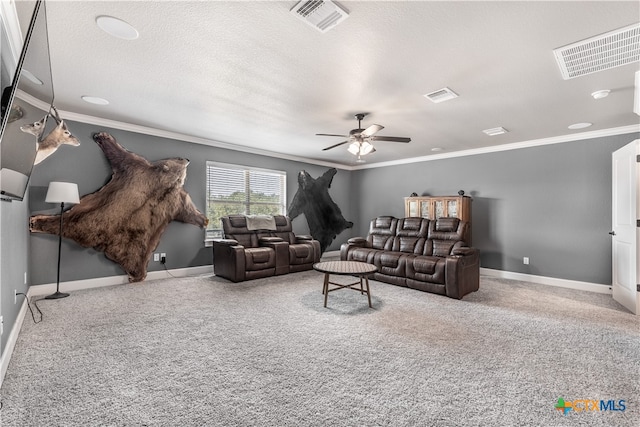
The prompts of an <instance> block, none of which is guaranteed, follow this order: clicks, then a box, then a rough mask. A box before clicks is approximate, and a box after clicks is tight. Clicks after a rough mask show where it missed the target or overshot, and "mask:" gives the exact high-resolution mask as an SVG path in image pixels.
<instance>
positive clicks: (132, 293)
mask: <svg viewBox="0 0 640 427" xmlns="http://www.w3.org/2000/svg"><path fill="white" fill-rule="evenodd" d="M343 279H345V280H346V278H343ZM321 288H322V275H321V274H320V273H317V272H314V271H309V272H303V273H295V274H290V275H287V276H280V277H276V278H269V279H260V280H254V281H249V282H244V283H237V284H234V283H230V282H227V281H226V280H224V279H220V278H216V277H213V276H201V277H190V278H179V279H170V280H156V281H148V282H143V283H140V284H128V285H121V286H112V287H107V288H98V289H91V290H86V291H78V292H73V293H72V295H71V296H70V297H69V298H66V299H62V300H58V301H41V302H40V303H39V305H40V307H41V308H42V310H43V312H44V321H43V322H42V323H39V324H34V323H33V322H32V320H31V318H30V316H27V317H26V318H25V321H24V324H23V327H22V331H21V333H20V337H19V339H18V342H17V345H16V348H15V352H14V354H13V357H12V359H11V363H10V365H9V369H8V372H7V374H6V377H5V381H4V384H3V386H2V389H1V390H0V399H1V401H2V409H0V424H1V425H2V426H3V427H4V426H11V427H13V426H98V425H99V426H205V425H206V426H236V425H237V426H576V425H579V426H638V425H640V408H639V407H638V405H639V404H640V402H639V397H640V388H639V384H640V320H639V319H638V317H636V316H633V315H631V314H629V313H627V312H625V311H624V309H622V308H621V307H620V306H619V305H618V304H617V303H615V302H614V301H613V300H612V299H611V297H610V296H608V295H603V294H595V293H588V292H580V291H573V290H567V289H561V288H554V287H549V286H544V285H535V284H529V283H523V282H516V281H509V280H500V279H492V278H487V277H483V278H482V280H481V285H480V291H478V292H476V293H473V294H470V295H468V296H466V297H465V298H464V299H463V300H461V301H458V300H453V299H450V298H446V297H443V296H438V295H432V294H428V293H423V292H419V291H414V290H411V289H407V288H401V287H397V286H393V285H389V284H384V283H379V282H375V281H372V282H371V292H372V302H373V305H374V308H373V309H370V308H369V307H368V305H367V299H366V296H362V295H360V294H359V293H358V292H354V291H350V290H341V291H336V292H332V293H331V294H330V295H329V308H326V309H325V308H323V307H322V304H323V300H322V298H323V296H322V294H321ZM559 397H563V398H564V399H565V400H567V401H570V400H577V399H591V400H600V399H604V400H610V399H614V400H616V401H617V400H620V399H623V400H625V401H626V410H625V411H624V412H622V411H597V412H592V411H589V412H587V411H583V412H576V411H571V412H569V413H568V414H567V415H566V416H565V415H563V414H562V413H561V412H560V411H557V410H555V409H554V405H555V404H556V402H557V400H558V398H559Z"/></svg>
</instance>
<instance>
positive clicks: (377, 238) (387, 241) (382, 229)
mask: <svg viewBox="0 0 640 427" xmlns="http://www.w3.org/2000/svg"><path fill="white" fill-rule="evenodd" d="M397 224H398V219H397V218H394V217H391V216H380V217H378V218H375V219H373V220H371V223H370V224H369V235H368V236H367V242H368V245H369V246H370V247H372V248H374V249H386V250H391V246H392V244H393V236H395V234H396V226H397Z"/></svg>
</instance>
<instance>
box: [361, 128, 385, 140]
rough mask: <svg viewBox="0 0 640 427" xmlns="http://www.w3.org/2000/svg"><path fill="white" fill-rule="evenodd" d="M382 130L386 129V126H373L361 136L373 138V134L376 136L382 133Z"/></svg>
mask: <svg viewBox="0 0 640 427" xmlns="http://www.w3.org/2000/svg"><path fill="white" fill-rule="evenodd" d="M382 129H384V126H380V125H371V126H369V127H368V128H366V129H365V130H363V131H362V132H361V133H360V136H363V137H369V136H372V135H373V134H375V133H376V132H379V131H381V130H382Z"/></svg>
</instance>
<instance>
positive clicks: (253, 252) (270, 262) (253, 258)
mask: <svg viewBox="0 0 640 427" xmlns="http://www.w3.org/2000/svg"><path fill="white" fill-rule="evenodd" d="M244 256H245V269H246V270H247V271H253V270H262V269H265V268H271V267H275V266H276V251H274V250H273V249H271V248H247V249H245V251H244Z"/></svg>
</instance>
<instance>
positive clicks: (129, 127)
mask: <svg viewBox="0 0 640 427" xmlns="http://www.w3.org/2000/svg"><path fill="white" fill-rule="evenodd" d="M16 96H18V97H19V98H20V99H22V100H23V101H25V102H28V103H29V104H31V105H33V106H34V107H37V108H40V109H41V110H43V111H49V105H48V104H46V103H45V102H42V101H41V100H39V99H37V98H35V97H33V96H31V95H29V94H28V93H26V92H24V91H22V90H18V91H17V92H16ZM58 112H59V113H60V115H61V116H63V117H64V118H65V119H66V120H73V121H76V122H81V123H87V124H92V125H96V126H105V127H109V128H112V129H119V130H124V131H128V132H134V133H140V134H143V135H151V136H156V137H159V138H167V139H173V140H176V141H184V142H192V143H194V144H202V145H207V146H210V147H218V148H223V149H225V150H233V151H240V152H243V153H250V154H257V155H260V156H267V157H274V158H277V159H284V160H291V161H294V162H301V163H307V164H312V165H318V166H327V167H331V168H336V169H342V170H349V171H353V170H361V169H376V168H382V167H387V166H397V165H406V164H410V163H420V162H429V161H433V160H441V159H450V158H455V157H465V156H476V155H479V154H487V153H496V152H499V151H510V150H519V149H521V148H529V147H539V146H542V145H550V144H561V143H564V142H571V141H580V140H585V139H593V138H602V137H607V136H615V135H624V134H627V133H634V132H640V123H639V124H637V125H629V126H621V127H617V128H610V129H600V130H595V131H590V132H579V133H572V134H570V135H561V136H555V137H550V138H542V139H533V140H530V141H522V142H514V143H511V144H502V145H495V146H491V147H483V148H474V149H471V150H462V151H454V152H451V153H438V154H432V155H430V156H421V157H412V158H409V159H401V160H394V161H390V162H380V163H370V164H364V165H357V166H351V165H343V164H340V163H332V162H325V161H322V160H315V159H309V158H305V157H298V156H291V155H289V154H283V153H276V152H273V151H267V150H260V149H257V148H251V147H241V146H238V145H234V144H230V143H228V142H222V141H216V140H212V139H206V138H199V137H196V136H191V135H185V134H182V133H178V132H169V131H166V130H161V129H156V128H151V127H147V126H139V125H134V124H131V123H126V122H121V121H116V120H109V119H103V118H100V117H95V116H90V115H87V114H80V113H74V112H71V111H65V110H60V109H59V110H58Z"/></svg>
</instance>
